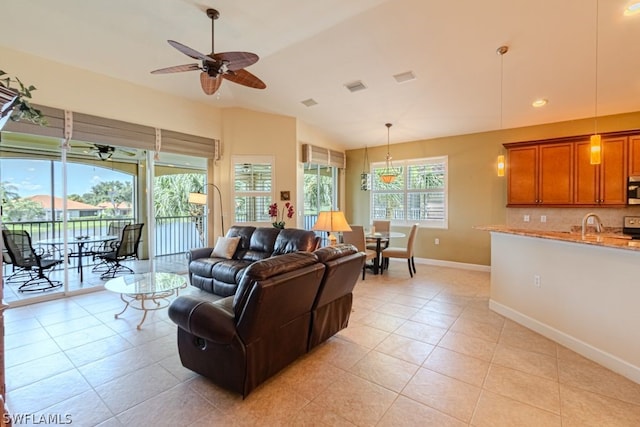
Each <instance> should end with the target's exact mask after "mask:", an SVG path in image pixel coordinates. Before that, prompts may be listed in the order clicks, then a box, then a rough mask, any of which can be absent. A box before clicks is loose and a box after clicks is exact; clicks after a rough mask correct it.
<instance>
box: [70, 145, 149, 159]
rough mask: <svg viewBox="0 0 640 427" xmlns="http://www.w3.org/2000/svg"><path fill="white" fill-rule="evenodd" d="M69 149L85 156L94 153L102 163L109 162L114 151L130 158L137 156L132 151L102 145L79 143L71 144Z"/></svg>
mask: <svg viewBox="0 0 640 427" xmlns="http://www.w3.org/2000/svg"><path fill="white" fill-rule="evenodd" d="M71 147H72V148H76V149H79V150H81V152H83V153H85V154H89V153H95V154H96V155H97V156H98V157H99V158H100V160H102V161H106V160H109V159H110V158H111V156H113V154H114V153H115V152H116V151H118V152H119V153H122V154H126V155H127V156H132V157H134V156H136V155H137V154H136V152H135V151H133V150H127V149H124V148H120V147H113V146H111V145H104V144H89V143H87V144H85V143H80V142H72V143H71Z"/></svg>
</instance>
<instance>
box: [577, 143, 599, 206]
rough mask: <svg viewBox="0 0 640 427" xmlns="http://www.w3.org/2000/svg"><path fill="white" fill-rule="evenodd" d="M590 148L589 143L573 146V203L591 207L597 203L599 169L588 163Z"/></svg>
mask: <svg viewBox="0 0 640 427" xmlns="http://www.w3.org/2000/svg"><path fill="white" fill-rule="evenodd" d="M590 155H591V147H590V145H589V141H580V142H576V144H575V162H574V168H575V169H574V171H575V179H574V182H575V185H574V193H573V202H574V203H575V204H577V205H593V204H597V203H598V199H599V196H598V187H599V180H600V175H599V168H598V166H597V165H592V164H591V162H590Z"/></svg>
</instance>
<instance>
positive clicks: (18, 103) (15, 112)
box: [0, 70, 47, 126]
mask: <svg viewBox="0 0 640 427" xmlns="http://www.w3.org/2000/svg"><path fill="white" fill-rule="evenodd" d="M5 76H6V77H5ZM12 83H17V84H18V88H15V87H12V86H11V84H12ZM0 86H2V87H4V88H6V89H12V90H14V91H17V92H18V96H17V97H16V99H15V100H14V101H13V102H12V103H11V106H10V107H11V108H9V109H7V110H6V114H9V113H10V114H11V117H10V119H11V120H12V121H14V122H17V121H20V120H26V121H29V122H31V123H35V124H38V125H41V126H44V125H46V124H47V119H46V118H45V117H44V114H42V111H40V110H38V109H37V108H34V107H33V106H32V105H31V104H30V103H29V101H28V99H31V98H32V97H31V92H32V91H34V90H36V87H35V86H33V85H29V86H25V85H24V84H23V83H22V82H21V81H20V79H19V78H17V77H15V78H14V79H12V78H11V77H10V76H8V75H7V73H5V72H4V71H3V70H0Z"/></svg>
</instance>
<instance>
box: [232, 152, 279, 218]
mask: <svg viewBox="0 0 640 427" xmlns="http://www.w3.org/2000/svg"><path fill="white" fill-rule="evenodd" d="M245 163H246V164H269V165H271V188H270V189H269V190H268V191H236V186H235V182H236V165H237V164H245ZM275 181H276V159H275V156H232V157H231V182H232V183H234V185H232V186H231V190H232V191H231V193H232V194H231V200H232V203H234V204H235V201H236V197H268V198H269V199H270V200H271V201H272V202H271V203H273V200H275V189H276V182H275ZM269 204H270V203H269ZM269 204H267V206H265V211H264V215H265V218H266V219H265V221H238V218H236V210H235V207H234V210H233V219H234V223H235V222H238V223H241V224H243V225H254V226H262V227H263V226H265V225H266V224H270V218H269V211H268V208H269Z"/></svg>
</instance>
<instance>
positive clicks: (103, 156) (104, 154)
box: [98, 150, 113, 162]
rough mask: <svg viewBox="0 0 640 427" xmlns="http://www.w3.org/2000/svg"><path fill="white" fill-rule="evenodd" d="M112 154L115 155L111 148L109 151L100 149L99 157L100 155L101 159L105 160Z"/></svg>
mask: <svg viewBox="0 0 640 427" xmlns="http://www.w3.org/2000/svg"><path fill="white" fill-rule="evenodd" d="M111 156H113V151H112V150H109V151H98V157H100V160H102V161H103V162H104V161H106V160H109V159H110V158H111Z"/></svg>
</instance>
